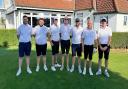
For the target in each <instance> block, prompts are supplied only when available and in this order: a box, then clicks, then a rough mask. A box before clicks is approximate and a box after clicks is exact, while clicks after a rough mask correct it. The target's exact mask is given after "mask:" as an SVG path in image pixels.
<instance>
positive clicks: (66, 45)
mask: <svg viewBox="0 0 128 89" xmlns="http://www.w3.org/2000/svg"><path fill="white" fill-rule="evenodd" d="M68 20H69V19H68V17H65V18H64V23H63V24H61V26H60V36H61V51H62V66H61V68H60V70H61V71H62V70H63V69H64V56H65V53H66V64H67V71H69V50H70V36H71V29H72V28H71V26H70V25H69V23H68Z"/></svg>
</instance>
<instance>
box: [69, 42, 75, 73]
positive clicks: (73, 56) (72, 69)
mask: <svg viewBox="0 0 128 89" xmlns="http://www.w3.org/2000/svg"><path fill="white" fill-rule="evenodd" d="M75 61H76V45H74V44H72V67H71V70H70V72H73V71H74V65H75Z"/></svg>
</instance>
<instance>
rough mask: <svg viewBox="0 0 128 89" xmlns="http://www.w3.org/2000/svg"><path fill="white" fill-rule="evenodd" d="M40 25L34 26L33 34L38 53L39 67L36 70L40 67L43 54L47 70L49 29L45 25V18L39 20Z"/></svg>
mask: <svg viewBox="0 0 128 89" xmlns="http://www.w3.org/2000/svg"><path fill="white" fill-rule="evenodd" d="M38 24H39V25H38V26H36V27H35V28H34V31H33V35H34V36H35V40H36V54H37V67H36V72H38V71H39V69H40V66H39V64H40V58H41V56H43V63H44V70H45V71H47V70H48V68H47V66H46V51H47V36H48V33H49V30H48V28H47V27H46V26H44V19H43V18H40V19H39V20H38Z"/></svg>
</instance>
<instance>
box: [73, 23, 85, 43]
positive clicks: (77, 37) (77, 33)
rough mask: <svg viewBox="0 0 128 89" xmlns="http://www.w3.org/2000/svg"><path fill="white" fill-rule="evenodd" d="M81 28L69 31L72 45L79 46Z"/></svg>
mask: <svg viewBox="0 0 128 89" xmlns="http://www.w3.org/2000/svg"><path fill="white" fill-rule="evenodd" d="M82 32H83V28H82V27H81V26H80V27H78V28H77V27H73V29H72V30H71V33H72V44H81V38H82Z"/></svg>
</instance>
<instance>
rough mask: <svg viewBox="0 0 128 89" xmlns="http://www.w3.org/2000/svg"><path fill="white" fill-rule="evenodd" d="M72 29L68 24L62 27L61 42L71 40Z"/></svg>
mask: <svg viewBox="0 0 128 89" xmlns="http://www.w3.org/2000/svg"><path fill="white" fill-rule="evenodd" d="M71 29H72V27H71V26H70V25H69V24H68V25H65V24H62V25H61V26H60V33H61V40H70V35H71Z"/></svg>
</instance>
